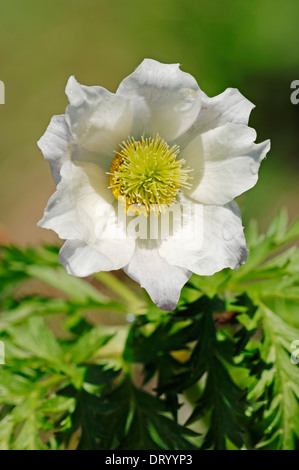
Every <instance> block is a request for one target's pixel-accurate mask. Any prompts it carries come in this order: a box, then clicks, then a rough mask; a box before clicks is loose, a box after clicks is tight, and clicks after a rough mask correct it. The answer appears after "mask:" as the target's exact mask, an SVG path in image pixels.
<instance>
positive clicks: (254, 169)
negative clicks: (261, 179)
mask: <svg viewBox="0 0 299 470" xmlns="http://www.w3.org/2000/svg"><path fill="white" fill-rule="evenodd" d="M255 139H256V132H255V131H254V129H251V128H250V127H247V126H244V125H238V124H232V123H228V124H225V125H224V126H222V127H218V128H216V129H213V130H211V131H209V132H206V133H204V134H202V135H199V136H197V137H196V138H195V139H193V140H192V141H191V142H190V144H189V145H188V146H187V147H186V148H185V149H184V150H183V152H182V153H181V155H182V156H183V157H184V158H185V159H186V160H187V164H188V165H189V166H190V167H191V168H193V169H194V171H193V172H192V178H193V179H192V188H191V189H190V190H186V191H185V193H186V194H187V195H188V196H190V197H192V198H193V199H195V200H196V201H198V202H201V203H204V204H226V203H227V202H229V201H231V200H232V199H234V198H235V197H236V196H239V195H240V194H242V193H243V192H245V191H247V190H248V189H250V188H252V187H253V186H254V185H255V184H256V182H257V180H258V170H259V166H260V163H261V161H262V159H263V158H265V156H266V154H267V152H268V151H269V149H270V141H265V142H263V143H261V144H255V143H254V140H255Z"/></svg>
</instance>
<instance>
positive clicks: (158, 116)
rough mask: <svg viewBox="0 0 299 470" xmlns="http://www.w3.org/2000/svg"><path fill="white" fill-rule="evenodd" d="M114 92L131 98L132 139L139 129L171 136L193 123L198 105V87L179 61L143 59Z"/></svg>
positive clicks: (182, 131) (141, 132) (144, 131)
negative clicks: (164, 62) (182, 69)
mask: <svg viewBox="0 0 299 470" xmlns="http://www.w3.org/2000/svg"><path fill="white" fill-rule="evenodd" d="M116 93H117V95H118V96H125V97H126V98H129V99H130V101H131V104H132V111H133V118H134V120H133V129H132V133H133V136H134V137H135V138H136V139H137V138H140V136H141V135H142V134H143V133H145V134H146V135H147V136H149V137H151V136H153V135H155V134H156V133H159V135H160V136H161V137H163V138H164V139H165V140H167V141H168V140H172V139H175V138H176V137H177V136H179V135H180V134H182V133H184V132H185V131H186V130H187V129H188V128H189V127H190V126H191V125H192V124H193V122H194V121H195V119H196V117H197V115H198V113H199V110H200V105H201V91H200V89H199V86H198V84H197V82H196V80H195V78H194V77H192V75H190V74H188V73H185V72H182V71H181V70H180V68H179V64H161V63H160V62H157V61H156V60H151V59H145V60H143V62H142V63H141V64H140V65H139V67H137V69H136V70H135V71H134V72H133V73H132V74H131V75H129V76H128V77H126V78H125V79H124V80H123V81H122V82H121V84H120V85H119V88H118V90H117V92H116Z"/></svg>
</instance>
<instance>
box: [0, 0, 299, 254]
mask: <svg viewBox="0 0 299 470" xmlns="http://www.w3.org/2000/svg"><path fill="white" fill-rule="evenodd" d="M298 18H299V2H298V0H250V1H249V0H247V1H242V0H225V1H223V0H213V1H211V0H203V1H200V0H197V1H196V0H151V1H141V0H109V1H106V0H42V1H41V0H9V1H8V0H0V60H1V62H0V80H2V81H3V82H4V83H5V87H6V96H5V99H6V104H5V105H0V176H1V180H0V181H1V184H0V239H1V241H3V240H5V239H6V240H10V241H13V242H16V243H19V244H22V245H25V244H35V243H39V242H42V241H47V242H49V241H57V240H58V239H57V238H56V235H55V234H54V233H52V232H50V231H47V230H43V229H40V228H38V227H37V226H36V223H37V221H38V220H39V219H40V218H41V217H42V214H43V210H44V207H45V205H46V202H47V200H48V198H49V196H50V195H51V194H52V192H53V190H54V189H55V188H54V183H53V182H52V178H51V175H50V170H49V167H48V164H47V163H46V162H45V161H44V159H43V157H42V155H41V153H40V151H39V149H38V148H37V145H36V141H37V140H38V139H39V137H40V136H41V135H42V134H43V133H44V131H45V129H46V127H47V125H48V123H49V120H50V118H51V116H52V115H53V114H61V113H64V109H65V106H66V104H67V100H66V97H65V94H64V88H65V84H66V82H67V79H68V77H69V76H70V75H75V76H76V78H77V79H78V80H79V81H80V82H81V83H84V84H86V85H102V86H104V87H106V88H108V89H109V90H110V91H115V90H116V88H117V86H118V84H119V82H120V81H121V80H122V78H124V77H125V76H126V75H128V74H129V73H131V72H132V71H133V70H134V68H135V67H136V66H137V65H138V64H139V63H140V62H141V60H142V59H143V58H145V57H148V58H154V59H157V60H159V61H161V62H165V63H172V62H176V63H177V62H179V63H180V64H181V66H182V69H183V70H184V71H186V72H189V73H191V74H192V75H194V76H195V77H196V79H197V81H198V83H199V85H200V87H201V88H202V89H203V90H204V91H205V92H206V93H207V94H208V95H209V96H214V95H216V94H218V93H221V92H222V91H224V89H225V88H227V87H236V88H238V89H239V90H240V91H241V92H242V93H243V94H244V95H245V96H246V97H247V98H248V99H250V100H251V101H252V102H253V103H255V105H256V109H255V110H254V111H253V113H252V117H251V120H250V125H251V126H252V127H254V128H256V130H257V132H258V139H257V141H262V140H264V139H266V138H270V139H271V141H272V150H271V152H270V154H269V156H268V158H267V159H266V160H265V161H264V162H263V164H262V167H261V171H260V179H259V182H258V184H257V185H256V187H255V188H254V189H252V190H250V191H249V192H248V193H246V194H245V195H243V196H241V197H240V198H239V201H238V202H239V204H240V205H241V206H242V212H243V219H244V225H246V223H247V222H248V220H249V219H250V218H253V217H254V218H257V219H258V221H259V224H260V226H261V228H263V227H265V226H266V224H267V223H268V222H269V220H270V219H271V218H272V217H273V215H274V214H275V213H276V212H277V210H278V209H279V208H280V207H287V208H288V211H289V214H290V219H293V218H294V217H295V216H297V215H299V205H298V195H299V185H298V174H299V105H297V106H295V105H293V104H291V101H290V95H291V91H292V90H291V89H290V84H291V82H292V81H293V80H296V79H299V28H298Z"/></svg>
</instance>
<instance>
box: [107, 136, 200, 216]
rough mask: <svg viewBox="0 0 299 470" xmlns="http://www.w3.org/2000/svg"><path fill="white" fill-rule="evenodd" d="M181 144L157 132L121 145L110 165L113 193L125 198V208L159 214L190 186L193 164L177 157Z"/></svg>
mask: <svg viewBox="0 0 299 470" xmlns="http://www.w3.org/2000/svg"><path fill="white" fill-rule="evenodd" d="M178 154H179V147H178V146H177V145H173V146H172V147H169V145H168V144H167V142H166V141H165V140H164V139H162V138H161V137H160V136H159V135H158V134H157V135H156V136H155V137H150V138H144V137H141V140H135V139H134V138H129V139H128V140H127V141H126V142H125V141H123V142H122V144H121V145H120V150H119V151H118V152H117V154H116V156H115V158H114V159H113V161H112V164H111V168H110V173H109V175H110V187H111V188H112V191H113V194H114V197H115V198H116V199H119V198H120V199H121V200H122V201H124V202H125V205H126V210H127V211H128V210H133V211H134V212H135V213H144V214H145V215H148V214H149V212H150V211H154V212H155V213H157V214H159V213H161V212H163V211H164V210H165V209H166V207H167V206H169V205H170V204H172V203H173V202H174V201H175V198H176V196H177V194H178V193H179V191H180V188H182V187H183V188H189V187H190V184H189V183H188V180H189V179H190V176H189V172H190V171H191V169H190V168H183V165H185V163H186V161H185V160H184V159H183V158H182V159H180V160H178V159H177V156H178Z"/></svg>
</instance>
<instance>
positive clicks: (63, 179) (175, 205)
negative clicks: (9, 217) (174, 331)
mask: <svg viewBox="0 0 299 470" xmlns="http://www.w3.org/2000/svg"><path fill="white" fill-rule="evenodd" d="M66 94H67V96H68V99H69V102H70V104H69V105H68V106H67V108H66V111H65V114H63V115H58V116H54V117H53V118H52V119H51V122H50V124H49V126H48V128H47V130H46V132H45V134H44V135H43V137H42V138H41V139H40V140H39V142H38V145H39V147H40V149H41V150H42V152H43V154H44V157H45V159H46V160H47V161H48V162H49V163H50V166H51V171H52V175H53V178H54V180H55V182H56V184H57V190H56V192H55V193H54V194H53V195H52V197H51V198H50V200H49V202H48V205H47V207H46V209H45V213H44V217H43V218H42V220H41V221H40V222H39V225H40V226H41V227H44V228H47V229H52V230H54V231H55V232H57V234H58V236H59V237H60V238H62V239H64V240H66V241H65V243H64V244H63V246H62V248H61V250H60V254H59V260H60V262H61V263H62V264H63V265H64V266H65V269H66V270H67V272H68V273H69V274H72V275H74V276H80V277H85V276H88V275H90V274H93V273H95V272H99V271H110V270H116V269H120V268H122V269H124V271H125V272H126V273H127V274H128V275H129V276H130V277H131V278H132V279H134V280H135V281H137V282H138V283H139V284H140V285H141V286H142V287H144V288H145V289H146V290H147V292H148V294H149V295H150V297H151V298H152V300H153V301H154V303H155V304H156V305H157V306H158V307H160V308H161V309H163V310H173V309H174V308H175V307H176V305H177V302H178V300H179V296H180V291H181V289H182V287H183V285H184V284H185V283H186V282H187V281H188V279H189V278H190V276H191V274H192V273H196V274H198V275H203V276H207V275H208V276H209V275H212V274H214V273H215V272H217V271H220V270H222V269H223V268H227V267H229V268H231V269H238V267H239V266H240V265H241V264H243V263H244V262H245V261H246V258H247V254H248V250H247V247H246V241H245V238H244V234H243V227H242V221H241V217H240V212H239V208H238V205H237V203H236V202H235V201H234V198H235V197H237V196H239V195H240V194H242V193H243V192H244V191H247V190H248V189H250V188H252V187H253V186H254V185H255V183H256V182H257V179H258V170H259V166H260V162H261V160H262V159H263V158H264V157H265V156H266V153H267V152H268V150H269V148H270V143H269V141H265V142H263V143H260V144H255V143H254V142H255V139H256V132H255V130H254V129H252V128H250V127H248V125H247V124H248V119H249V114H250V112H251V110H252V108H253V107H254V106H253V104H252V103H251V102H250V101H248V100H247V99H246V98H245V97H244V96H243V95H242V94H241V93H240V92H239V91H238V90H237V89H233V88H229V89H227V90H226V91H224V92H223V93H222V94H220V95H218V96H215V97H213V98H209V97H208V96H207V95H206V94H205V93H204V92H203V91H202V90H201V89H200V88H199V86H198V84H197V82H196V80H195V79H194V78H193V77H192V76H191V75H189V74H188V73H185V72H183V71H181V70H180V68H179V65H178V64H161V63H159V62H157V61H155V60H151V59H145V60H144V61H143V62H142V63H141V64H140V65H139V67H137V69H136V70H135V71H134V72H133V73H132V74H131V75H129V76H128V77H126V78H125V79H124V80H123V81H122V82H121V84H120V85H119V87H118V90H117V91H116V93H110V92H109V91H107V90H106V89H105V88H102V87H99V86H84V85H80V84H79V83H78V82H77V81H76V79H75V78H74V77H70V79H69V80H68V83H67V86H66ZM170 215H171V217H170Z"/></svg>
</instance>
